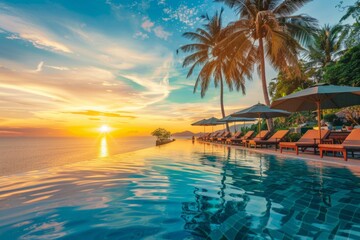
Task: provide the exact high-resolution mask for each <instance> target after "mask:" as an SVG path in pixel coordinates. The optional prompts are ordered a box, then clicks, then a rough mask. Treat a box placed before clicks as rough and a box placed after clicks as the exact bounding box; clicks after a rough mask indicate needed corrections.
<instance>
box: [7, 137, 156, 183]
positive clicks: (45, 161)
mask: <svg viewBox="0 0 360 240" xmlns="http://www.w3.org/2000/svg"><path fill="white" fill-rule="evenodd" d="M154 145H155V138H154V137H151V136H149V137H126V138H111V137H102V138H97V139H96V138H0V176H7V175H12V174H20V173H24V172H28V171H36V170H41V169H45V168H49V167H56V166H62V165H66V164H70V163H75V162H80V161H86V160H92V159H95V158H107V157H110V156H113V155H116V154H119V153H125V152H131V151H135V150H139V149H143V148H148V147H152V146H154Z"/></svg>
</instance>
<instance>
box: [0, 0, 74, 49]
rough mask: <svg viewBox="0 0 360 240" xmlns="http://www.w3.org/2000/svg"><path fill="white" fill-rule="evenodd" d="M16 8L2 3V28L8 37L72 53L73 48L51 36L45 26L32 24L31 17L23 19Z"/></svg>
mask: <svg viewBox="0 0 360 240" xmlns="http://www.w3.org/2000/svg"><path fill="white" fill-rule="evenodd" d="M18 14H19V13H17V12H16V11H15V10H14V9H12V8H9V7H7V6H6V7H5V6H4V5H0V29H2V30H3V31H5V32H8V33H9V34H10V35H9V36H8V39H12V40H17V39H22V40H24V41H28V42H30V43H32V44H33V45H34V46H35V47H37V48H40V49H46V50H51V51H55V52H64V53H72V50H71V49H70V48H69V47H67V46H66V45H64V44H63V43H61V42H60V41H59V40H57V39H55V37H54V36H50V34H48V31H47V30H46V29H45V28H41V27H39V26H37V25H34V24H32V23H31V22H32V21H31V20H30V19H22V18H21V17H19V16H18Z"/></svg>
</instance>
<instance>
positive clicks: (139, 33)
mask: <svg viewBox="0 0 360 240" xmlns="http://www.w3.org/2000/svg"><path fill="white" fill-rule="evenodd" d="M133 38H138V39H142V40H144V39H147V38H149V35H147V34H146V33H143V32H140V31H138V32H136V33H135V34H134V35H133Z"/></svg>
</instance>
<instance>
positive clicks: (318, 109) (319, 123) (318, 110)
mask: <svg viewBox="0 0 360 240" xmlns="http://www.w3.org/2000/svg"><path fill="white" fill-rule="evenodd" d="M316 106H317V115H318V127H319V143H321V119H320V118H321V114H320V101H317V102H316Z"/></svg>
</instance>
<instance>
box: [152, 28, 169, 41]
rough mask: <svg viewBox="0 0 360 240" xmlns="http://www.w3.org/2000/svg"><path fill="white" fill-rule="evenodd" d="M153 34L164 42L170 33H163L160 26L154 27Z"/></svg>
mask: <svg viewBox="0 0 360 240" xmlns="http://www.w3.org/2000/svg"><path fill="white" fill-rule="evenodd" d="M154 33H155V35H156V36H157V37H158V38H161V39H164V40H167V39H168V38H169V37H170V36H171V33H170V32H167V31H165V30H164V29H163V28H162V27H161V26H157V27H155V28H154Z"/></svg>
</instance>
